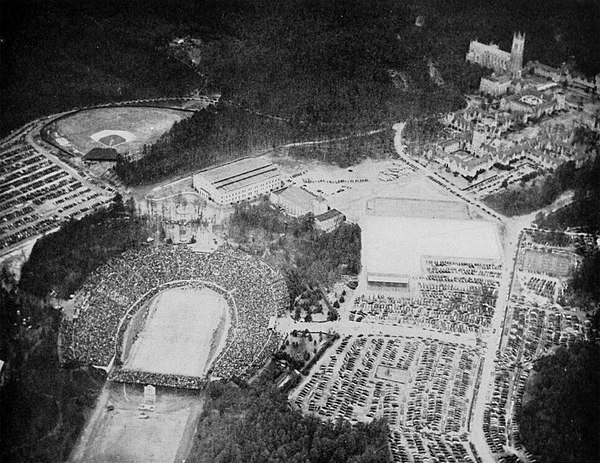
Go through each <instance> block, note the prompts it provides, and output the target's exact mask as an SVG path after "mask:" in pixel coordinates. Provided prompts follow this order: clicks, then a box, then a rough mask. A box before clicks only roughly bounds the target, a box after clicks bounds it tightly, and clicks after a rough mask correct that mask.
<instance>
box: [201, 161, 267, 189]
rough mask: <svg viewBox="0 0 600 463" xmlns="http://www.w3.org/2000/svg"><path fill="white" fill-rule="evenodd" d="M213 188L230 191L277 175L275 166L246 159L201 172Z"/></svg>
mask: <svg viewBox="0 0 600 463" xmlns="http://www.w3.org/2000/svg"><path fill="white" fill-rule="evenodd" d="M200 175H202V176H203V177H204V178H205V179H206V180H207V181H208V182H210V183H211V184H212V185H213V186H214V187H215V188H217V189H221V190H224V191H231V190H235V189H238V188H243V187H245V186H247V185H250V184H253V183H256V182H259V181H262V180H265V179H267V178H270V177H275V176H278V175H279V170H278V169H277V166H275V165H274V164H272V163H270V162H269V161H267V160H265V159H262V158H246V159H240V160H239V161H234V162H230V163H228V164H225V165H222V166H219V167H214V168H212V169H208V170H205V171H204V172H201V173H200Z"/></svg>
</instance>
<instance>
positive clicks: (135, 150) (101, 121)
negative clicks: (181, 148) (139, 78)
mask: <svg viewBox="0 0 600 463" xmlns="http://www.w3.org/2000/svg"><path fill="white" fill-rule="evenodd" d="M191 114H192V112H190V111H183V110H177V109H170V108H155V107H134V106H118V107H107V108H94V109H85V110H81V111H77V112H74V113H71V114H68V115H66V116H64V117H61V118H59V119H57V120H56V121H54V122H52V123H51V124H49V125H47V126H46V127H45V128H44V130H43V136H44V139H45V140H47V141H48V142H50V143H52V144H53V145H54V146H56V147H57V148H60V149H61V150H63V151H65V152H67V153H69V154H70V155H72V156H77V157H80V156H83V155H85V154H87V153H88V152H89V151H90V150H92V149H94V148H103V149H107V148H108V149H114V150H116V151H117V152H118V153H119V154H131V155H133V156H134V157H135V156H136V155H138V154H139V153H140V152H141V149H142V147H143V146H144V145H151V144H153V143H154V142H156V140H158V138H159V137H160V136H161V135H162V134H163V133H165V132H167V131H168V130H169V129H170V128H171V127H172V126H173V124H174V123H175V122H179V121H181V120H182V119H185V118H186V117H188V116H190V115H191Z"/></svg>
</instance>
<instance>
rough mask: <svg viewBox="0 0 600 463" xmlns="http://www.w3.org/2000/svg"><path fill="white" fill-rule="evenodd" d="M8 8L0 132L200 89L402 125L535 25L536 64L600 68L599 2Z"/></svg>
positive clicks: (139, 1) (468, 86)
mask: <svg viewBox="0 0 600 463" xmlns="http://www.w3.org/2000/svg"><path fill="white" fill-rule="evenodd" d="M0 8H1V14H0V21H1V23H0V26H1V27H0V29H1V30H2V41H1V42H0V54H1V56H0V57H1V60H2V63H3V65H2V67H1V68H0V81H2V90H3V91H2V92H1V94H0V106H2V108H3V116H2V118H1V125H0V134H6V133H7V132H8V131H10V130H11V129H13V128H15V127H17V126H19V125H22V124H24V123H25V122H27V121H29V120H31V119H34V118H37V117H39V116H42V115H48V114H53V113H57V112H59V111H63V110H66V109H71V108H74V107H82V106H86V105H90V104H98V103H106V102H113V101H122V100H129V99H134V98H144V97H157V96H174V95H177V96H183V95H186V94H188V93H189V92H191V91H196V90H198V91H200V92H213V91H217V92H220V93H221V94H222V95H223V98H224V99H226V100H228V101H231V102H234V103H236V104H240V105H242V106H244V107H247V108H250V109H253V110H257V111H261V112H263V113H265V114H274V115H279V116H283V117H285V118H290V119H292V120H298V121H305V122H308V123H311V122H319V123H322V124H331V125H333V126H339V125H342V126H344V127H347V128H351V129H353V130H355V129H356V128H358V127H367V126H373V125H379V124H382V123H389V122H390V121H394V122H396V121H398V120H401V119H406V118H408V117H409V116H418V115H419V114H435V113H437V112H441V111H448V110H450V109H453V108H456V107H458V106H460V105H463V104H464V103H463V99H462V94H463V92H464V91H467V90H473V89H475V88H477V85H478V83H479V77H480V75H481V72H482V70H480V69H477V68H476V67H474V66H471V65H469V64H468V63H465V60H464V56H465V53H466V51H467V49H468V46H469V41H470V40H472V39H475V38H477V39H479V40H480V41H483V42H486V43H487V42H490V41H494V42H496V43H498V44H499V46H500V47H501V48H502V49H504V50H509V49H510V43H511V40H512V32H513V31H516V30H521V31H524V32H526V34H527V39H526V40H527V41H526V46H525V60H526V61H527V60H530V59H538V60H539V61H541V62H544V63H547V64H549V65H558V64H560V63H562V62H564V61H566V60H569V59H570V60H573V61H574V62H575V63H577V66H578V67H579V69H581V70H582V71H583V72H585V73H588V74H593V73H596V72H598V71H600V45H599V44H600V36H599V34H600V32H599V30H598V28H597V27H596V25H597V23H598V18H599V15H600V5H599V4H598V2H595V1H594V0H583V1H578V2H572V1H569V0H552V1H546V0H533V1H514V0H491V1H488V2H485V3H482V2H474V1H463V0H449V1H445V2H438V1H434V0H408V1H405V2H397V1H394V0H381V1H378V2H371V1H367V0H357V1H352V2H331V1H329V0H284V1H280V2H272V1H269V0H246V1H244V0H231V1H226V2H223V1H219V0H204V1H195V0H173V1H169V2H163V1H160V0H129V1H127V2H122V1H119V0H106V1H103V2H78V1H75V0H47V1H44V2H38V1H34V0H25V1H18V0H7V1H5V2H2V4H1V5H0ZM540 10H543V11H544V14H539V12H540ZM419 16H420V17H421V18H422V20H423V21H422V22H420V25H416V18H417V17H419ZM183 36H192V37H195V38H198V39H200V40H201V41H202V46H201V49H200V57H201V59H200V63H199V65H198V66H197V67H196V68H192V67H190V65H188V64H186V63H184V62H182V61H180V60H177V59H175V58H174V57H173V56H172V54H169V53H168V52H167V49H168V48H169V47H168V43H169V42H170V41H171V40H173V39H174V38H175V37H183ZM430 62H431V63H432V64H433V65H434V66H435V67H436V69H437V70H438V72H439V75H440V76H441V78H442V81H443V84H442V85H440V86H438V85H437V84H436V83H434V82H433V81H432V80H431V79H430V77H429V68H428V66H429V63H430ZM391 71H393V72H391ZM392 75H400V76H401V77H402V79H401V80H402V81H403V84H401V85H397V84H398V82H396V81H395V78H393V77H392Z"/></svg>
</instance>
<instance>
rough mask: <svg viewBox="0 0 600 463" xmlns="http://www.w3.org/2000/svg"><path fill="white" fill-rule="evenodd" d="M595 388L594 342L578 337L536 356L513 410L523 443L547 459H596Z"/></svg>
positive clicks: (599, 370)
mask: <svg viewBox="0 0 600 463" xmlns="http://www.w3.org/2000/svg"><path fill="white" fill-rule="evenodd" d="M599 391H600V347H599V346H598V344H596V343H592V342H579V343H576V344H575V345H573V346H572V347H570V348H568V349H566V348H559V349H558V350H557V351H556V353H555V354H553V355H550V356H548V357H544V358H542V359H540V360H539V361H538V363H537V364H536V366H535V372H534V374H533V377H532V379H531V380H530V381H529V382H528V385H527V388H526V392H525V398H524V401H523V408H522V412H521V413H520V414H518V415H517V419H518V422H519V425H520V430H521V435H522V437H523V442H524V444H525V447H526V448H527V449H528V450H529V451H530V452H532V453H533V454H535V455H539V456H540V457H541V461H543V462H547V463H552V462H561V463H565V462H573V463H575V462H577V463H586V462H590V463H591V462H597V461H598V460H599V459H600V401H599V400H598V394H599Z"/></svg>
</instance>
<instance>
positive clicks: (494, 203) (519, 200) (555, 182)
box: [484, 160, 600, 224]
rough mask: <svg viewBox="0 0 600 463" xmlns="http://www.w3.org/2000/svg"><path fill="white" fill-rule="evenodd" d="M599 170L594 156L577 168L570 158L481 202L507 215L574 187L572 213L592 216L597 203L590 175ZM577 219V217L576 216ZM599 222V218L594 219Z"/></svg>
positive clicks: (545, 203) (522, 211)
mask: <svg viewBox="0 0 600 463" xmlns="http://www.w3.org/2000/svg"><path fill="white" fill-rule="evenodd" d="M599 171H600V164H599V162H598V160H595V161H592V162H588V163H587V164H585V165H584V166H582V167H581V168H579V169H576V168H575V163H574V162H573V161H569V162H565V163H563V164H561V165H560V166H558V167H557V168H556V170H555V171H554V172H551V173H549V174H548V175H546V176H545V177H544V178H543V179H541V180H537V179H536V180H535V181H533V182H532V183H531V185H527V186H523V185H516V186H513V187H510V188H506V189H503V190H500V191H499V192H498V193H494V194H492V195H489V196H486V197H485V198H484V202H485V203H486V204H487V205H488V206H490V207H491V208H493V209H496V210H497V211H499V212H501V213H502V214H505V215H507V216H514V215H523V214H528V213H530V212H533V211H536V210H538V209H541V208H543V207H546V206H548V205H550V204H552V203H553V202H554V201H555V200H556V199H557V198H558V197H559V196H560V195H561V194H562V193H564V192H565V191H567V190H572V189H575V190H576V192H577V193H576V198H575V204H577V205H578V206H577V211H575V214H574V215H575V216H576V217H580V218H581V219H580V220H583V217H584V216H590V219H592V216H594V215H595V216H596V219H595V220H598V219H600V213H599V212H598V211H597V210H596V209H594V205H598V204H600V203H599V202H598V199H599V198H600V196H597V188H598V187H597V185H592V183H593V180H592V179H593V175H594V174H595V173H597V172H599ZM578 220H579V219H578ZM598 223H599V224H600V221H598Z"/></svg>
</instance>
